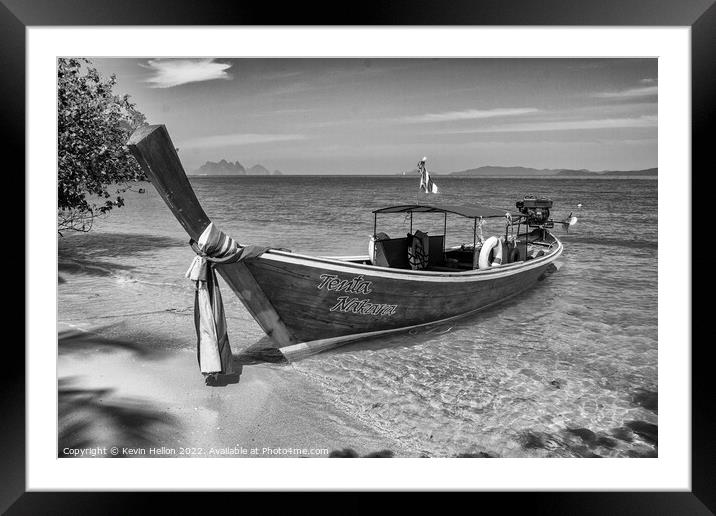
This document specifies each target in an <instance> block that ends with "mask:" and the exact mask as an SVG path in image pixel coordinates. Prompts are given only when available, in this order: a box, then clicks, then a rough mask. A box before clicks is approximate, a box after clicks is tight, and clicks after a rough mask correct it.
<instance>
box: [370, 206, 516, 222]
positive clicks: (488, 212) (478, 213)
mask: <svg viewBox="0 0 716 516" xmlns="http://www.w3.org/2000/svg"><path fill="white" fill-rule="evenodd" d="M373 213H374V214H376V215H377V214H378V213H411V214H412V213H454V214H455V215H460V216H462V217H466V218H469V219H478V218H483V219H489V218H504V217H505V215H506V214H507V213H508V212H507V211H506V210H498V209H496V208H490V207H488V206H480V205H478V204H462V205H458V204H401V205H397V206H389V207H386V208H380V209H378V210H373Z"/></svg>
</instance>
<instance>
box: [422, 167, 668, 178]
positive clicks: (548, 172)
mask: <svg viewBox="0 0 716 516" xmlns="http://www.w3.org/2000/svg"><path fill="white" fill-rule="evenodd" d="M435 175H450V176H453V177H501V176H502V177H515V176H518V177H525V176H527V177H529V176H571V177H580V176H582V177H600V176H602V177H603V176H652V177H657V176H658V175H659V169H658V168H646V169H643V170H601V171H592V170H586V169H578V170H574V169H567V168H543V169H538V168H529V167H497V166H484V167H478V168H470V169H467V170H460V171H458V172H449V173H447V174H435Z"/></svg>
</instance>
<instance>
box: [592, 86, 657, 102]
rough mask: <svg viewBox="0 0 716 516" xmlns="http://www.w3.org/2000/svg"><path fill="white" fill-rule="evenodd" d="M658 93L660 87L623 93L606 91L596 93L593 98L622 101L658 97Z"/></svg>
mask: <svg viewBox="0 0 716 516" xmlns="http://www.w3.org/2000/svg"><path fill="white" fill-rule="evenodd" d="M658 92H659V87H658V86H644V87H641V88H630V89H628V90H621V91H604V92H601V93H595V94H594V95H593V96H594V97H597V98H600V99H620V98H633V97H648V96H651V95H656V94H657V93H658Z"/></svg>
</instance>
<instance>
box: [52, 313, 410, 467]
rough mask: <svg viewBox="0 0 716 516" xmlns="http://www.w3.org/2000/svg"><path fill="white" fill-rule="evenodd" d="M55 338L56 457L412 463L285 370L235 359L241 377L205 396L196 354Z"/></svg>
mask: <svg viewBox="0 0 716 516" xmlns="http://www.w3.org/2000/svg"><path fill="white" fill-rule="evenodd" d="M59 333H60V344H59V347H60V350H59V351H60V353H59V358H58V378H59V411H60V417H59V419H60V422H59V423H60V429H59V430H60V432H59V433H60V437H59V445H58V456H71V455H72V454H78V453H81V452H79V451H73V450H81V449H97V448H99V449H100V450H102V449H104V450H106V451H104V452H102V451H100V452H99V454H96V455H95V456H102V457H106V456H113V452H112V451H111V450H112V447H113V446H116V447H117V448H118V450H117V452H116V456H124V457H129V456H144V457H152V456H154V457H163V458H166V457H186V456H187V455H189V456H202V457H241V456H247V457H250V456H254V457H256V456H261V457H326V456H328V455H329V453H330V452H333V455H336V454H343V455H345V454H347V455H359V456H365V455H370V454H373V455H376V454H377V455H383V456H389V455H391V454H394V455H395V456H407V455H414V452H413V453H411V451H410V450H406V449H404V448H402V446H401V445H400V444H399V443H397V442H394V441H393V440H391V439H389V438H386V437H384V436H382V435H379V434H378V433H376V431H375V430H373V429H370V428H368V427H367V426H365V425H363V424H362V423H360V422H359V421H357V420H355V419H354V418H352V417H351V416H350V415H349V414H347V413H345V412H343V411H341V410H340V409H339V408H337V407H335V406H333V405H332V404H331V403H330V402H329V401H328V400H327V399H326V398H325V396H324V395H323V394H322V392H321V391H320V389H319V388H318V387H316V386H315V385H313V384H311V383H309V382H308V381H307V380H306V379H305V378H303V377H302V376H301V375H300V374H298V373H297V372H295V371H293V370H292V366H291V365H290V364H271V363H254V364H242V363H241V360H238V359H236V358H237V357H236V355H235V365H236V370H237V371H238V374H236V375H233V376H225V377H224V378H223V382H221V384H222V385H220V386H213V387H210V386H206V385H204V381H203V377H202V375H201V374H200V372H199V369H198V365H197V362H196V354H195V353H194V352H192V351H189V350H185V349H179V350H164V349H162V350H159V351H153V352H151V354H147V353H144V352H142V351H141V350H139V349H132V348H131V346H127V345H117V344H118V343H121V342H122V341H118V340H116V339H115V340H111V341H110V339H108V338H106V337H104V336H102V335H101V334H98V333H94V332H92V331H87V330H77V329H73V328H69V327H68V326H67V325H61V326H60V328H59ZM110 342H111V343H112V344H114V345H111V346H108V343H110ZM68 448H72V449H73V450H70V449H68ZM346 449H350V450H352V451H350V450H349V451H348V452H346V451H345V450H346ZM386 450H389V452H388V451H386ZM354 452H355V453H354ZM87 453H91V452H87ZM85 456H87V455H86V454H85Z"/></svg>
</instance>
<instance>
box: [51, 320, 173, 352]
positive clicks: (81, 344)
mask: <svg viewBox="0 0 716 516" xmlns="http://www.w3.org/2000/svg"><path fill="white" fill-rule="evenodd" d="M111 328H112V327H111V326H105V327H102V328H98V329H97V330H95V331H92V332H89V331H80V330H65V331H60V332H59V333H58V334H57V352H58V354H59V355H67V354H71V353H83V352H90V351H91V352H97V351H99V352H102V353H108V352H113V351H130V352H132V353H135V354H137V355H138V356H140V357H142V358H147V359H157V358H161V357H162V356H164V355H165V354H166V351H164V350H163V349H162V346H161V344H158V345H155V346H153V347H148V346H142V345H140V344H137V343H136V342H132V341H130V340H127V339H118V338H111V337H105V336H103V335H102V334H101V332H105V331H108V330H111Z"/></svg>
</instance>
